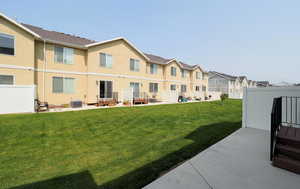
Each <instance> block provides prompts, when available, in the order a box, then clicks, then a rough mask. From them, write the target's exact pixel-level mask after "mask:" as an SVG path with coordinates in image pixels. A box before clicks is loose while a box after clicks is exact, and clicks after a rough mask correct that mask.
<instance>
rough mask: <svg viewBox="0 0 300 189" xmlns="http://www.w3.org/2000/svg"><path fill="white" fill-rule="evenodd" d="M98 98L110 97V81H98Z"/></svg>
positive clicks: (111, 93)
mask: <svg viewBox="0 0 300 189" xmlns="http://www.w3.org/2000/svg"><path fill="white" fill-rule="evenodd" d="M99 90H100V98H112V96H113V87H112V81H100V88H99Z"/></svg>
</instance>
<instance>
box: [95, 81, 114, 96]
mask: <svg viewBox="0 0 300 189" xmlns="http://www.w3.org/2000/svg"><path fill="white" fill-rule="evenodd" d="M100 81H111V83H112V88H111V90H112V91H111V92H112V98H113V97H114V94H113V93H114V81H113V80H109V79H105V80H104V79H102V80H101V79H100V80H97V82H98V84H97V89H98V94H99V96H98V97H99V99H105V98H106V97H105V98H100Z"/></svg>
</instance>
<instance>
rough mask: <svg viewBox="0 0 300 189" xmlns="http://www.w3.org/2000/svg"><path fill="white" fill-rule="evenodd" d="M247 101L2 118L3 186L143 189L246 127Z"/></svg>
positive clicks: (0, 160) (19, 188) (0, 163)
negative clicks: (180, 164)
mask: <svg viewBox="0 0 300 189" xmlns="http://www.w3.org/2000/svg"><path fill="white" fill-rule="evenodd" d="M241 117H242V103H241V101H240V100H227V101H225V102H224V103H223V104H221V102H203V103H189V104H173V105H157V106H146V107H129V108H111V109H97V110H86V111H77V112H64V113H41V114H22V115H2V116H0V139H1V140H0V149H1V150H0V188H10V189H12V188H13V189H31V188H34V189H40V188H41V189H50V188H55V189H73V188H75V189H82V188H84V189H92V188H97V189H101V188H141V187H142V186H145V185H146V184H148V183H150V182H151V181H153V180H154V179H156V178H157V177H158V176H160V175H161V174H163V173H164V172H165V171H166V170H169V169H170V168H172V167H174V166H176V165H178V164H179V163H181V162H183V161H185V160H186V159H188V158H190V157H192V156H194V155H196V154H197V153H199V152H200V151H202V150H203V149H205V148H207V147H208V146H210V145H212V144H214V143H216V142H217V141H219V140H220V139H222V138H224V137H226V136H227V135H229V134H231V133H232V132H234V131H235V130H237V129H238V128H240V127H241Z"/></svg>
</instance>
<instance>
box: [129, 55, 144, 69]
mask: <svg viewBox="0 0 300 189" xmlns="http://www.w3.org/2000/svg"><path fill="white" fill-rule="evenodd" d="M131 60H134V68H133V70H132V69H131V66H130V64H131ZM140 62H141V61H140V60H138V59H135V58H130V59H129V70H130V71H131V72H140V70H141V67H140ZM136 63H137V64H138V67H139V69H138V70H136V67H135V65H136Z"/></svg>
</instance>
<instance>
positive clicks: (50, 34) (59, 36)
mask: <svg viewBox="0 0 300 189" xmlns="http://www.w3.org/2000/svg"><path fill="white" fill-rule="evenodd" d="M22 25H23V26H24V27H26V28H28V29H30V30H31V31H34V32H35V33H37V34H38V35H39V36H41V38H43V39H45V40H52V41H53V42H63V43H67V44H73V45H79V46H84V45H87V44H90V43H94V42H95V41H93V40H90V39H86V38H82V37H78V36H75V35H70V34H65V33H61V32H56V31H50V30H45V29H43V28H40V27H37V26H33V25H29V24H24V23H22Z"/></svg>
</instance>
